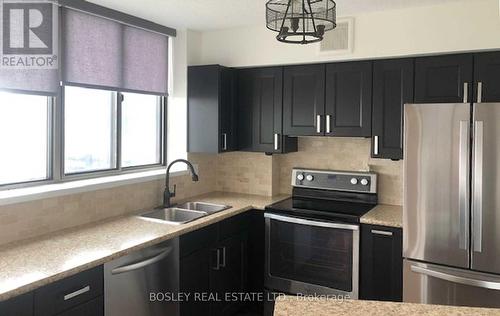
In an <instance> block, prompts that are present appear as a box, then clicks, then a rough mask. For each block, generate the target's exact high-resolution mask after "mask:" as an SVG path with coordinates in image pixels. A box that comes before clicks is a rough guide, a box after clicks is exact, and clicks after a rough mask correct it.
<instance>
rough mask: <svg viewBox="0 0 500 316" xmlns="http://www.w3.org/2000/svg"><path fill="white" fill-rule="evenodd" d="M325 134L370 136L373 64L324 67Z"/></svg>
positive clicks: (357, 63)
mask: <svg viewBox="0 0 500 316" xmlns="http://www.w3.org/2000/svg"><path fill="white" fill-rule="evenodd" d="M325 114H326V116H325V126H326V127H325V130H326V132H325V135H327V136H371V132H372V129H371V124H372V120H371V114H372V63H371V62H353V63H338V64H329V65H327V66H326V113H325Z"/></svg>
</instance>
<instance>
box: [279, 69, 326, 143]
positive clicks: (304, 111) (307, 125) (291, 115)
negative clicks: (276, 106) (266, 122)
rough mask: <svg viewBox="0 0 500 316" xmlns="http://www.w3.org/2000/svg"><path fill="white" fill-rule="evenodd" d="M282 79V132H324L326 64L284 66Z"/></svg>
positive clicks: (290, 133)
mask: <svg viewBox="0 0 500 316" xmlns="http://www.w3.org/2000/svg"><path fill="white" fill-rule="evenodd" d="M283 81H284V84H283V124H284V126H283V133H284V134H285V135H289V136H318V135H324V128H323V124H322V123H321V120H322V117H323V115H324V114H325V65H305V66H289V67H285V70H284V78H283ZM318 115H320V116H321V118H320V120H318ZM318 123H319V124H318Z"/></svg>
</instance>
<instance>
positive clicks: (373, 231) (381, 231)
mask: <svg viewBox="0 0 500 316" xmlns="http://www.w3.org/2000/svg"><path fill="white" fill-rule="evenodd" d="M372 234H374V235H382V236H392V232H388V231H385V230H377V229H372Z"/></svg>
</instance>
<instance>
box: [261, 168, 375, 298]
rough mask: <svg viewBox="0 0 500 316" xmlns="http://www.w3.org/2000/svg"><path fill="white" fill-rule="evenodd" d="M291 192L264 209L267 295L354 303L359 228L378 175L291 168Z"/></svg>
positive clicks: (372, 205)
mask: <svg viewBox="0 0 500 316" xmlns="http://www.w3.org/2000/svg"><path fill="white" fill-rule="evenodd" d="M292 186H293V194H292V197H291V198H289V199H287V200H284V201H281V202H278V203H275V204H272V205H270V206H268V207H266V212H265V215H264V216H265V221H266V269H265V272H266V275H265V286H266V289H267V290H268V291H274V292H283V293H287V294H302V295H337V296H344V297H347V298H351V299H357V298H358V292H359V291H358V287H359V284H358V283H359V231H360V229H359V222H360V218H361V216H363V215H364V214H365V213H366V212H368V211H369V210H371V209H372V208H373V207H375V205H376V204H377V175H376V174H374V173H364V172H343V171H342V172H340V171H324V170H307V169H298V168H296V169H294V170H293V171H292Z"/></svg>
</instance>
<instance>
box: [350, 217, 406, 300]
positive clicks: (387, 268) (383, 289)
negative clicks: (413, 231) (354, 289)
mask: <svg viewBox="0 0 500 316" xmlns="http://www.w3.org/2000/svg"><path fill="white" fill-rule="evenodd" d="M360 266H361V280H360V281H361V282H360V283H361V287H360V288H361V290H360V298H361V299H365V300H377V301H397V302H401V301H402V297H403V290H402V288H403V241H402V231H401V229H399V228H391V227H382V226H373V225H362V226H361V260H360Z"/></svg>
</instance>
